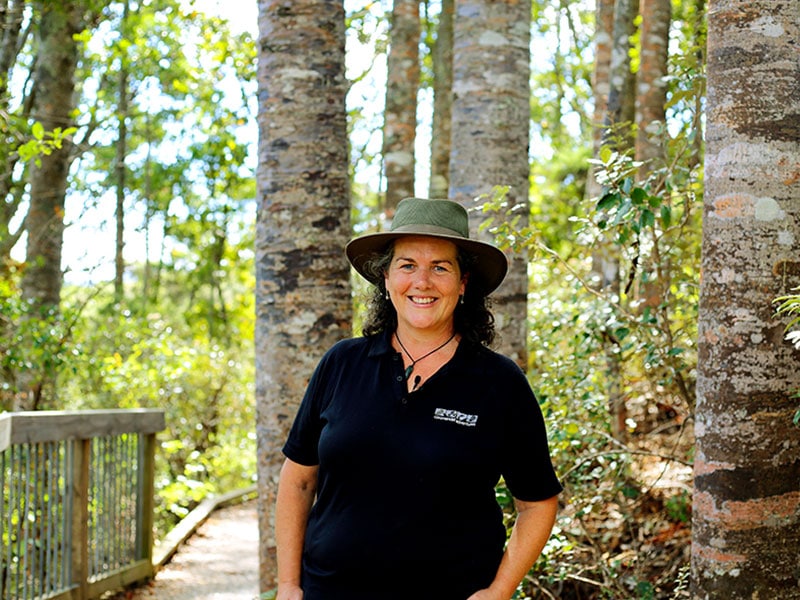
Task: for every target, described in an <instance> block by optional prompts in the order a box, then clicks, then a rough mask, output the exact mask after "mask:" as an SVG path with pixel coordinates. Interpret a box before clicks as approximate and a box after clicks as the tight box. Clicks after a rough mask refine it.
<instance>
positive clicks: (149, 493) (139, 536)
mask: <svg viewBox="0 0 800 600" xmlns="http://www.w3.org/2000/svg"><path fill="white" fill-rule="evenodd" d="M139 439H140V443H139V493H140V494H141V496H140V500H139V502H138V503H137V504H138V506H139V510H141V513H140V514H139V518H138V519H137V520H136V521H137V523H138V527H139V530H138V531H137V532H136V557H137V558H139V559H147V560H148V561H150V564H152V563H153V513H154V511H155V473H156V434H155V433H143V434H140V438H139Z"/></svg>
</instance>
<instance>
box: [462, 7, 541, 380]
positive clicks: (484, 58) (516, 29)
mask: <svg viewBox="0 0 800 600" xmlns="http://www.w3.org/2000/svg"><path fill="white" fill-rule="evenodd" d="M530 22H531V2H530V0H522V1H517V0H498V1H490V0H468V1H464V2H459V3H458V4H457V5H456V8H455V17H454V23H453V131H452V149H451V153H450V194H449V196H450V198H452V199H454V200H457V201H458V202H461V203H462V204H463V205H464V206H466V207H467V209H475V208H476V207H477V206H479V205H480V204H481V203H482V202H483V200H485V198H484V199H481V196H482V195H488V194H491V192H492V189H493V188H494V187H495V186H509V188H510V191H509V193H508V196H507V198H506V199H507V202H508V207H509V208H513V209H516V210H515V211H514V212H513V213H512V214H511V216H509V218H510V219H511V218H516V219H518V226H519V227H520V228H522V227H526V226H527V224H528V220H529V213H530V209H529V206H528V187H529V175H530V165H529V162H528V146H529V123H530ZM491 216H492V215H488V214H487V215H484V214H483V213H481V212H479V211H473V212H472V216H471V222H472V223H473V225H474V226H475V230H474V231H473V232H472V234H473V235H475V236H476V237H482V238H484V239H486V238H490V237H491V233H490V232H488V231H485V230H484V231H479V230H478V227H479V226H480V224H481V223H482V222H483V221H484V220H485V219H486V218H489V217H491ZM494 217H495V218H499V217H501V215H494ZM509 259H510V262H511V264H510V268H509V273H508V276H507V277H506V280H505V281H504V282H503V284H502V285H501V286H500V288H499V289H498V290H497V291H496V292H495V293H494V295H493V299H494V313H495V318H496V320H497V331H498V334H499V340H498V344H497V347H498V349H499V350H500V351H501V352H503V353H504V354H506V355H507V356H509V357H511V358H513V359H514V360H515V361H517V363H518V364H519V365H520V366H522V367H523V368H526V367H527V294H528V272H527V268H528V261H527V257H526V256H521V255H520V254H519V253H513V252H509Z"/></svg>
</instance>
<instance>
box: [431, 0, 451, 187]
mask: <svg viewBox="0 0 800 600" xmlns="http://www.w3.org/2000/svg"><path fill="white" fill-rule="evenodd" d="M453 4H454V0H442V11H441V13H440V15H439V27H438V28H437V31H436V46H435V47H434V52H433V123H432V127H431V170H430V178H429V180H428V197H429V198H447V192H448V188H449V185H450V137H451V126H452V119H453Z"/></svg>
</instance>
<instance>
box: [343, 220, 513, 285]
mask: <svg viewBox="0 0 800 600" xmlns="http://www.w3.org/2000/svg"><path fill="white" fill-rule="evenodd" d="M409 236H427V237H434V238H440V239H444V240H448V241H451V242H453V243H454V244H455V245H456V246H457V247H458V248H460V249H461V250H463V251H464V252H466V253H468V254H470V255H471V256H472V257H473V259H474V262H473V264H472V265H471V266H470V271H469V275H470V283H471V284H472V285H477V286H478V287H480V289H481V290H482V292H483V293H484V294H485V295H489V294H491V293H492V292H493V291H494V290H496V289H497V287H498V286H499V285H500V284H501V283H502V282H503V279H504V278H505V276H506V273H507V272H508V258H506V255H505V254H504V253H503V251H502V250H500V249H499V248H495V247H494V246H492V245H491V244H487V243H485V242H481V241H478V240H471V239H465V238H463V237H460V236H455V235H446V234H435V235H434V234H431V233H422V232H396V231H395V232H392V231H386V232H379V233H368V234H366V235H362V236H361V237H357V238H354V239H352V240H350V241H349V242H348V243H347V246H345V254H346V255H347V260H349V261H350V264H351V265H353V268H354V269H355V270H356V272H358V274H359V275H361V276H362V277H363V278H364V279H366V280H367V281H369V282H370V283H373V284H375V285H378V284H379V283H380V281H381V280H382V279H383V276H382V275H376V274H373V273H369V272H368V271H367V270H366V269H365V266H366V264H367V263H368V262H369V260H370V259H372V258H373V257H375V256H376V255H380V254H382V253H383V252H384V251H385V250H386V248H387V247H388V246H389V244H391V243H392V242H393V241H395V240H397V239H400V238H404V237H409Z"/></svg>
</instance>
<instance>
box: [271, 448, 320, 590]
mask: <svg viewBox="0 0 800 600" xmlns="http://www.w3.org/2000/svg"><path fill="white" fill-rule="evenodd" d="M317 470H318V467H307V466H304V465H301V464H298V463H296V462H293V461H291V460H289V459H288V458H287V459H286V460H285V461H284V463H283V467H282V468H281V476H280V480H279V482H278V497H277V500H276V502H275V544H276V545H277V555H278V595H277V600H301V599H302V597H303V590H302V589H301V588H300V564H301V560H302V556H303V539H304V538H305V534H306V523H307V521H308V513H309V511H310V510H311V505H312V504H313V503H314V495H315V493H316V490H317Z"/></svg>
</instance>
